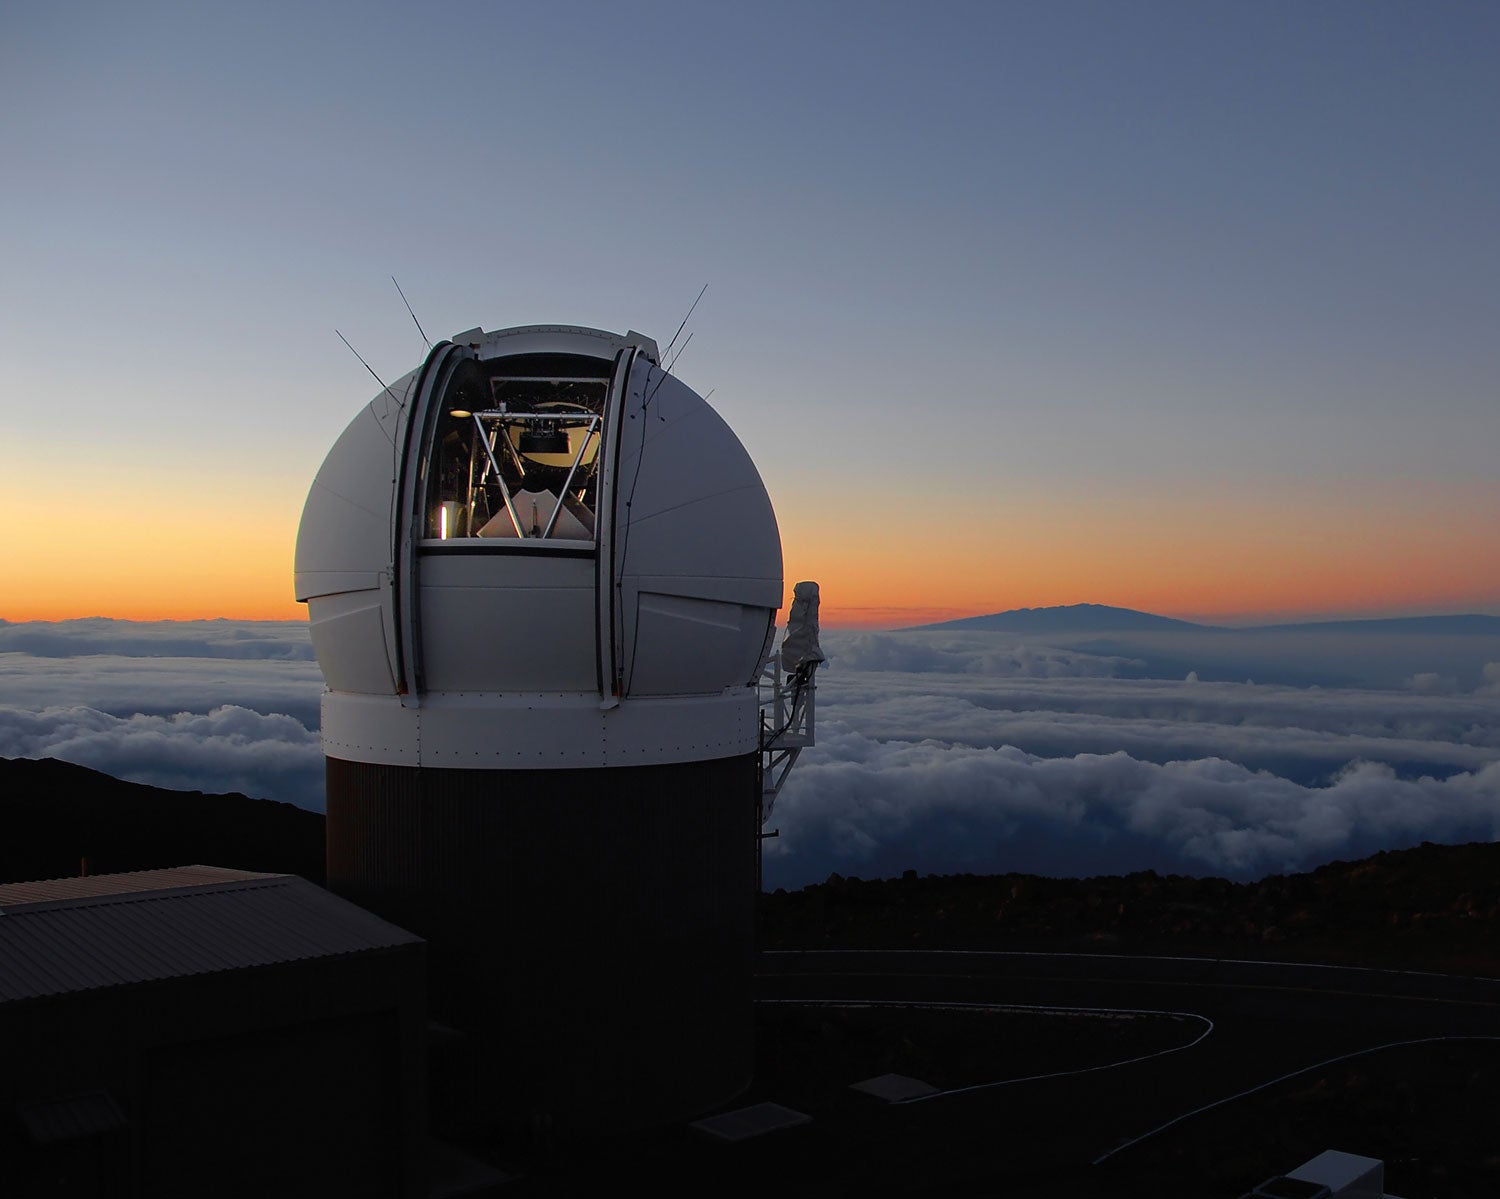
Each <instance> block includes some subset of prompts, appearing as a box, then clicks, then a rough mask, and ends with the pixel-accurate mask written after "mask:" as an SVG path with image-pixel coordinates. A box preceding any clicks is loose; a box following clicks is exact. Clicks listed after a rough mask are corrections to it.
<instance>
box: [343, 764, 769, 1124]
mask: <svg viewBox="0 0 1500 1199" xmlns="http://www.w3.org/2000/svg"><path fill="white" fill-rule="evenodd" d="M756 768H757V762H756V755H754V754H747V755H743V756H741V757H736V758H729V759H721V760H719V761H711V762H689V763H675V764H671V765H665V766H639V767H623V768H618V769H611V770H535V771H484V770H431V769H417V768H412V767H390V766H372V765H367V764H362V763H355V762H346V761H341V760H338V759H334V758H330V759H328V878H329V886H330V887H331V888H332V889H333V890H334V891H336V892H337V893H339V894H341V895H343V896H345V897H346V898H348V899H350V900H352V901H354V902H355V903H358V904H360V905H361V906H363V907H365V908H368V909H369V910H370V911H373V912H375V913H377V914H378V915H381V916H383V917H385V918H386V919H388V920H391V921H392V922H394V923H396V924H399V925H401V926H403V927H405V928H408V929H410V930H411V931H413V932H416V933H419V934H420V935H422V936H423V937H426V938H427V940H428V942H429V962H430V968H431V977H430V995H431V1001H432V1010H433V1013H434V1015H435V1016H436V1017H437V1018H438V1019H439V1020H442V1021H444V1022H445V1023H448V1024H451V1025H453V1026H454V1027H456V1028H459V1029H461V1030H463V1031H464V1032H466V1033H467V1034H469V1045H470V1047H471V1048H472V1049H474V1050H475V1051H476V1052H477V1054H478V1058H477V1064H478V1065H479V1071H478V1083H479V1086H478V1093H477V1095H476V1096H475V1098H474V1100H473V1101H474V1102H475V1103H477V1104H478V1105H479V1106H480V1107H481V1108H483V1109H486V1110H485V1111H484V1112H482V1113H479V1112H476V1113H475V1114H484V1115H488V1116H491V1117H493V1118H497V1119H500V1120H524V1121H527V1122H531V1121H534V1120H535V1119H536V1118H537V1117H538V1116H542V1115H545V1116H546V1117H548V1118H550V1119H551V1120H552V1121H553V1122H554V1123H555V1124H557V1125H559V1126H563V1127H567V1126H577V1127H586V1128H624V1127H630V1126H636V1125H641V1124H649V1123H655V1122H659V1121H665V1120H670V1119H674V1118H678V1117H681V1116H686V1115H691V1114H694V1113H697V1112H701V1111H704V1110H707V1109H709V1108H711V1107H713V1106H715V1105H717V1104H719V1103H722V1102H724V1101H727V1100H728V1099H731V1098H733V1097H734V1095H736V1094H737V1093H738V1092H739V1091H740V1090H742V1089H743V1088H744V1087H745V1086H746V1085H747V1084H748V1083H749V1081H750V1077H751V1072H752V1065H753V1064H752V1053H753V1043H752V1037H753V1023H752V1008H751V999H750V977H751V968H752V953H753V935H754V904H755V892H756V888H757V879H756V858H755V855H756V849H757V836H756V834H757V831H758V830H757V825H756V799H757V797H756Z"/></svg>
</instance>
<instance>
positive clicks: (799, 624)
mask: <svg viewBox="0 0 1500 1199" xmlns="http://www.w3.org/2000/svg"><path fill="white" fill-rule="evenodd" d="M823 660H824V658H823V650H822V648H821V647H820V646H819V645H818V585H817V584H816V583H811V582H807V583H798V584H797V585H796V586H795V587H793V588H792V610H791V611H790V612H789V613H787V618H786V636H785V637H783V638H782V639H781V669H782V670H783V671H784V672H785V673H787V674H792V673H793V672H794V671H796V670H797V668H798V667H800V666H802V665H804V664H805V663H807V662H822V661H823Z"/></svg>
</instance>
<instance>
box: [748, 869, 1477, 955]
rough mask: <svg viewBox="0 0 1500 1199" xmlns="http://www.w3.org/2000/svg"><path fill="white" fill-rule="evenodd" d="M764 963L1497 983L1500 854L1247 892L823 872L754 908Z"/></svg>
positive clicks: (1224, 884)
mask: <svg viewBox="0 0 1500 1199" xmlns="http://www.w3.org/2000/svg"><path fill="white" fill-rule="evenodd" d="M759 931H760V939H761V948H763V949H825V948H834V947H837V948H841V949H978V950H985V949H990V950H1037V951H1076V952H1085V953H1135V954H1169V955H1174V954H1180V955H1186V956H1204V957H1237V958H1247V959H1250V958H1258V959H1273V960H1280V961H1292V960H1295V961H1308V962H1327V963H1333V964H1342V965H1358V966H1381V967H1402V968H1412V969H1426V970H1439V971H1445V972H1453V973H1460V974H1477V975H1486V976H1491V977H1494V976H1500V936H1497V934H1500V844H1497V843H1491V842H1475V843H1471V844H1467V845H1434V844H1432V843H1430V842H1428V843H1424V844H1422V845H1420V846H1418V847H1417V848H1415V849H1403V850H1392V851H1386V852H1382V853H1377V854H1375V855H1373V856H1372V857H1368V858H1364V859H1362V860H1360V861H1355V862H1342V861H1340V862H1330V863H1329V864H1327V865H1325V866H1320V867H1318V868H1317V869H1316V870H1312V871H1309V872H1308V873H1306V874H1288V875H1281V874H1273V875H1270V876H1268V877H1266V878H1263V879H1261V880H1259V881H1258V882H1253V883H1233V882H1230V881H1228V880H1227V879H1222V878H1193V877H1187V876H1182V875H1159V874H1157V873H1156V872H1155V871H1152V870H1147V871H1141V872H1138V873H1135V874H1127V875H1123V876H1119V875H1116V876H1102V877H1098V878H1084V879H1076V878H1072V879H1070V878H1042V877H1038V876H1036V875H1026V874H1004V875H987V876H986V875H971V874H959V875H927V876H925V877H918V876H917V873H916V871H914V870H909V871H907V872H906V874H905V876H904V877H902V878H899V879H886V880H876V881H862V880H860V879H858V878H841V877H840V876H839V875H837V874H835V875H832V876H830V877H829V879H828V881H827V882H824V883H817V884H814V885H812V886H809V887H804V888H802V889H801V890H800V891H792V892H788V891H780V890H778V891H776V892H775V893H773V894H769V895H763V896H762V897H761V910H760V925H759Z"/></svg>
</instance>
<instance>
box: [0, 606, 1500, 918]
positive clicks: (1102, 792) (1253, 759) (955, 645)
mask: <svg viewBox="0 0 1500 1199" xmlns="http://www.w3.org/2000/svg"><path fill="white" fill-rule="evenodd" d="M823 647H824V650H825V652H826V653H827V655H828V662H827V663H826V664H825V666H824V667H823V668H821V669H820V670H819V671H818V673H817V675H816V682H817V692H816V709H815V731H816V742H817V743H816V745H815V746H814V747H813V748H811V749H808V750H805V751H804V752H803V754H802V756H801V758H800V760H799V761H798V762H797V764H796V766H795V767H794V769H793V771H792V773H791V775H790V777H789V779H788V781H787V783H786V786H785V787H784V789H783V790H782V792H781V794H780V796H779V797H778V798H777V799H776V802H775V806H774V808H773V810H772V811H771V813H770V818H769V820H768V821H767V828H768V829H770V830H774V831H775V832H776V833H777V835H776V836H775V837H774V838H771V839H769V840H767V841H765V842H764V846H765V850H764V858H763V878H764V885H765V886H766V887H767V888H768V889H774V888H776V887H788V888H795V887H800V886H804V885H806V884H809V883H817V882H822V881H823V880H824V879H826V878H827V877H828V876H829V875H830V874H833V873H838V874H842V875H844V876H846V877H849V876H856V877H860V878H880V877H895V876H898V875H900V874H901V873H903V872H904V871H906V870H909V869H910V870H916V871H918V872H919V873H922V874H952V873H958V872H972V873H981V874H991V873H995V874H998V873H1005V872H1007V871H1018V872H1023V873H1032V874H1047V875H1054V876H1061V877H1078V876H1088V875H1093V874H1123V873H1127V872H1129V871H1133V870H1156V871H1158V872H1159V873H1177V874H1188V875H1195V876H1202V875H1220V876H1224V877H1229V878H1235V879H1242V880H1245V879H1253V878H1259V877H1262V876H1264V875H1266V874H1269V873H1281V872H1286V871H1293V870H1306V869H1310V868H1312V867H1314V866H1317V865H1321V864H1322V863H1324V862H1327V861H1331V860H1334V859H1339V858H1342V859H1345V860H1348V859H1353V858H1359V857H1364V856H1366V855H1368V854H1371V853H1375V852H1377V851H1379V850H1384V849H1403V848H1407V847H1409V846H1412V845H1417V844H1420V843H1421V842H1423V841H1436V842H1443V843H1456V842H1465V841H1493V840H1496V839H1500V634H1496V633H1490V634H1488V635H1477V634H1476V635H1452V634H1397V633H1389V632H1387V633H1339V632H1328V631H1317V632H1301V633H1285V634H1266V633H1255V632H1200V631H1194V630H1189V631H1186V632H1172V633H1145V634H1120V635H1113V636H1112V637H1111V638H1110V639H1109V643H1108V644H1107V645H1103V644H1100V639H1099V638H1098V637H1091V636H1088V635H1077V636H1073V637H1064V638H1040V637H1023V636H1019V635H1016V634H1008V633H973V632H950V631H930V632H890V631H871V630H855V629H848V630H833V631H828V632H825V634H824V636H823ZM1250 671H1253V672H1254V673H1253V675H1249V674H1247V672H1250ZM321 691H322V678H321V675H320V674H319V673H318V667H317V663H316V662H315V661H314V660H313V655H312V647H311V643H310V641H309V638H308V633H307V626H306V624H305V623H304V622H301V621H295V620H293V621H281V622H236V621H226V620H211V621H199V622H182V621H160V622H151V623H135V622H130V621H118V620H99V619H95V620H80V621H63V622H29V623H11V624H0V757H3V758H15V757H53V758H61V759H63V760H66V761H71V762H76V763H79V764H80V765H84V766H89V767H92V768H94V769H96V770H102V771H105V772H106V773H108V774H112V775H115V776H116V777H119V778H125V779H129V780H131V781H135V782H144V783H150V784H152V785H155V786H161V787H169V788H173V789H177V790H198V791H204V792H210V793H220V792H227V791H240V792H243V793H245V794H248V795H252V796H256V797H259V798H265V799H276V800H283V801H286V802H291V803H296V804H298V805H300V806H302V807H305V808H310V809H313V810H318V811H321V810H322V809H323V805H324V794H323V756H322V751H321V748H320V746H319V742H318V707H319V695H320V692H321Z"/></svg>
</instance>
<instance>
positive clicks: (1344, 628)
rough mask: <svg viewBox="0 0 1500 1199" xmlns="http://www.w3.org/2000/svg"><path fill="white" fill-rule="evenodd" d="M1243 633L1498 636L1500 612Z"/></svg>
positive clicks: (1314, 623)
mask: <svg viewBox="0 0 1500 1199" xmlns="http://www.w3.org/2000/svg"><path fill="white" fill-rule="evenodd" d="M1239 631H1240V632H1243V633H1440V634H1448V635H1463V634H1468V635H1473V634H1480V635H1484V636H1491V637H1495V636H1500V616H1481V615H1478V614H1474V613H1471V614H1469V615H1463V616H1397V617H1391V618H1388V619H1381V620H1318V621H1307V622H1304V623H1302V624H1265V625H1255V626H1254V627H1252V628H1246V629H1241V630H1239Z"/></svg>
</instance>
